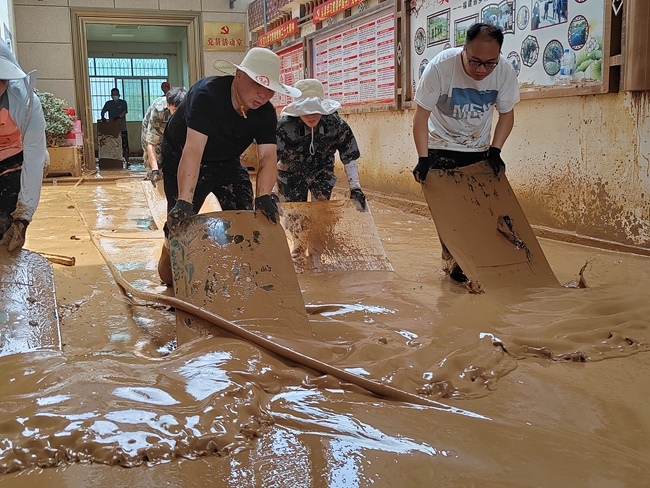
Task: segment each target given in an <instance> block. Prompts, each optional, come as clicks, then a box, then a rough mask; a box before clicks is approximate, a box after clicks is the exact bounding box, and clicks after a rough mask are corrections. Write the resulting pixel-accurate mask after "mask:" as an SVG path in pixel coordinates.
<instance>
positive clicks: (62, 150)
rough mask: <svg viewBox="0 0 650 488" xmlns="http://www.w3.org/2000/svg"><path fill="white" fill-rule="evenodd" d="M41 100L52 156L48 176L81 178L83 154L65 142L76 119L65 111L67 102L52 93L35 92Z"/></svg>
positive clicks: (48, 150) (48, 144) (47, 141)
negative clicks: (58, 175)
mask: <svg viewBox="0 0 650 488" xmlns="http://www.w3.org/2000/svg"><path fill="white" fill-rule="evenodd" d="M35 92H36V94H37V95H38V98H39V99H40V100H41V105H42V107H43V115H44V116H45V141H46V144H47V152H48V153H49V154H50V168H49V170H48V174H65V173H69V174H71V175H72V176H81V173H82V171H81V152H80V151H79V148H78V147H74V146H66V145H65V141H66V139H67V137H68V134H69V133H70V131H72V128H73V127H74V117H72V116H70V115H68V113H67V112H66V111H65V110H64V109H63V107H64V106H65V105H66V101H65V100H63V99H61V98H57V97H56V96H54V95H53V94H52V93H49V92H45V91H40V90H35Z"/></svg>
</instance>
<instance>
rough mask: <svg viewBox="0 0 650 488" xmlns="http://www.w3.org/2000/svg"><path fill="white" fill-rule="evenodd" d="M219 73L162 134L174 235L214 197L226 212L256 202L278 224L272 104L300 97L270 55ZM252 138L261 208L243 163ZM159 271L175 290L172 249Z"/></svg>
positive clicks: (261, 53) (257, 51)
mask: <svg viewBox="0 0 650 488" xmlns="http://www.w3.org/2000/svg"><path fill="white" fill-rule="evenodd" d="M214 67H215V68H216V69H217V70H219V71H221V72H222V73H225V74H226V75H228V76H209V77H206V78H203V79H201V80H199V81H197V82H196V83H195V84H194V85H193V86H192V87H191V88H190V90H189V91H188V93H187V96H186V97H185V100H184V101H183V102H182V103H181V104H180V106H179V107H178V109H177V110H176V112H175V113H174V115H173V116H172V117H171V118H170V119H169V122H168V123H167V127H166V128H165V133H164V135H163V143H162V167H163V172H164V174H165V178H164V180H163V181H164V186H165V194H166V196H167V209H168V212H169V214H168V218H167V225H166V226H165V234H166V235H167V236H168V235H169V233H170V232H171V233H175V232H178V231H179V229H180V224H181V222H182V221H183V220H184V219H186V218H187V217H189V216H192V215H194V214H196V213H197V212H198V211H199V210H200V208H201V205H203V202H204V200H205V199H206V197H207V196H208V195H209V194H210V193H213V194H214V195H215V196H216V197H217V199H218V200H219V204H220V205H221V208H222V209H223V210H253V204H254V206H255V210H259V211H260V212H261V213H262V214H264V215H265V216H266V217H268V218H269V220H271V221H272V222H274V223H277V214H278V206H277V197H276V196H275V195H273V194H272V193H271V192H272V190H273V187H274V186H275V182H276V179H277V159H276V158H277V157H276V138H275V129H276V125H277V116H276V113H275V108H274V107H273V105H272V104H271V103H270V100H271V97H272V96H273V94H274V93H275V92H278V93H282V94H284V95H289V96H294V97H295V96H298V95H300V91H299V90H296V89H294V88H292V87H289V86H286V85H284V84H282V83H281V82H280V58H279V57H278V56H277V54H275V53H274V52H272V51H270V50H269V49H264V48H252V49H251V50H250V51H248V53H247V54H246V56H245V57H244V59H243V61H242V62H241V64H239V65H236V64H233V63H231V62H229V61H225V60H219V61H215V63H214ZM253 140H255V141H256V143H257V152H258V158H259V164H258V170H257V178H256V191H255V195H256V198H255V201H254V202H253V186H252V184H251V181H250V177H249V175H248V170H247V169H246V168H245V167H244V166H242V165H241V163H240V160H239V158H240V156H241V155H242V153H243V152H244V151H245V150H246V148H247V147H248V146H249V145H250V144H251V143H252V142H253ZM158 272H159V274H160V278H161V279H162V280H163V282H165V283H167V284H168V285H171V284H172V279H171V277H172V275H171V266H170V264H169V249H168V248H167V247H166V246H163V251H162V254H161V257H160V260H159V263H158Z"/></svg>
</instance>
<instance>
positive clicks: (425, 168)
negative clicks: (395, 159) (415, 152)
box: [413, 156, 431, 183]
mask: <svg viewBox="0 0 650 488" xmlns="http://www.w3.org/2000/svg"><path fill="white" fill-rule="evenodd" d="M429 168H431V163H430V162H429V156H420V157H419V158H418V164H417V166H416V167H415V168H413V176H415V181H417V182H418V183H424V180H426V179H427V173H428V172H429Z"/></svg>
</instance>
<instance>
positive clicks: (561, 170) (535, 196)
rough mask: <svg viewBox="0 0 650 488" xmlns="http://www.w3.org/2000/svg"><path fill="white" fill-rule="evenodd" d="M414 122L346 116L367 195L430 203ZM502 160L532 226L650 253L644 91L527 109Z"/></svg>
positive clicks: (384, 115) (537, 103) (396, 116)
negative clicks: (415, 172)
mask: <svg viewBox="0 0 650 488" xmlns="http://www.w3.org/2000/svg"><path fill="white" fill-rule="evenodd" d="M412 116H413V112H412V111H403V112H380V113H367V114H347V115H345V116H344V117H345V118H346V120H347V121H348V123H349V124H350V126H351V127H352V129H353V131H354V133H355V136H356V137H357V140H358V142H359V146H360V149H361V154H362V157H361V159H360V160H359V167H360V176H361V184H362V186H363V187H364V188H367V189H370V190H377V191H381V192H384V193H387V194H390V195H394V196H398V197H402V198H414V199H418V200H423V197H422V192H421V190H420V187H419V185H418V184H417V183H415V181H414V180H413V176H412V174H411V169H412V168H413V167H414V166H415V164H416V163H417V154H416V152H415V148H414V144H413V139H412V136H411V133H412V131H411V119H412ZM502 156H503V159H504V160H505V162H506V169H507V175H508V178H509V180H510V183H511V184H512V187H513V188H514V190H515V193H516V194H517V196H518V198H519V201H520V202H521V205H522V206H523V208H524V210H525V212H526V214H527V215H528V218H529V220H530V221H531V223H532V224H533V225H540V226H546V227H550V228H553V229H558V230H561V231H567V232H571V233H576V234H579V235H583V236H590V237H593V238H596V239H603V240H609V241H614V242H617V243H622V244H626V245H634V246H641V247H644V248H648V249H650V205H648V195H650V96H649V95H648V94H647V92H642V93H615V94H607V95H589V96H581V97H571V98H553V99H545V100H524V101H522V102H520V103H519V104H517V106H516V109H515V128H514V130H513V132H512V134H511V136H510V138H509V139H508V141H507V143H506V145H505V147H504V149H503V153H502ZM339 169H340V168H339ZM341 173H342V169H341ZM343 181H345V180H343Z"/></svg>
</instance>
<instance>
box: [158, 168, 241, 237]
mask: <svg viewBox="0 0 650 488" xmlns="http://www.w3.org/2000/svg"><path fill="white" fill-rule="evenodd" d="M164 171H165V179H164V180H163V182H164V186H165V195H167V212H169V211H171V209H172V208H174V205H176V199H177V198H178V166H176V165H174V166H172V165H170V164H166V165H164ZM210 193H213V194H214V196H215V197H217V200H219V205H221V208H222V209H223V210H253V185H252V183H251V179H250V176H249V175H248V170H247V169H246V168H245V167H243V166H242V165H241V164H239V163H233V164H232V166H221V165H220V166H217V167H214V166H212V167H208V166H204V165H202V166H201V170H200V172H199V178H198V180H197V182H196V188H195V190H194V198H193V200H192V205H193V207H194V212H196V213H198V212H199V210H201V207H202V206H203V202H205V199H206V198H207V197H208V195H209V194H210ZM165 228H166V226H165ZM165 233H167V231H166V230H165Z"/></svg>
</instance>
